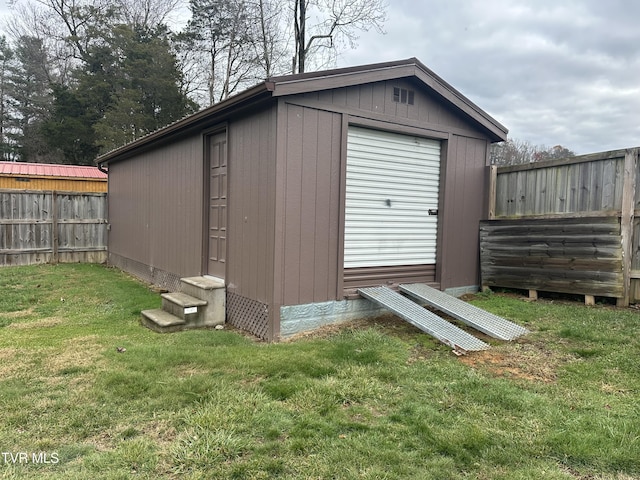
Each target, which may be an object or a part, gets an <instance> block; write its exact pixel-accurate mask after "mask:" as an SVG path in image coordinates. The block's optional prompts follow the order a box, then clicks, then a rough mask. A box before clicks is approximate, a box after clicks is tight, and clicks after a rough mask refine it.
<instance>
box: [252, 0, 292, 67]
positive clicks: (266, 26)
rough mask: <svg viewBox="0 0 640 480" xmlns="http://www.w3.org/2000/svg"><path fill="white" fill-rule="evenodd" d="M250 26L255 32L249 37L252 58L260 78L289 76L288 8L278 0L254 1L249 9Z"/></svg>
mask: <svg viewBox="0 0 640 480" xmlns="http://www.w3.org/2000/svg"><path fill="white" fill-rule="evenodd" d="M251 12H252V13H251V17H252V18H253V21H252V23H253V24H254V25H255V26H256V29H257V30H256V31H255V32H254V33H253V35H252V37H251V38H252V42H253V48H254V50H255V52H256V54H255V59H256V62H257V66H258V68H259V72H260V73H261V74H262V75H260V77H261V78H268V77H271V76H273V75H281V74H284V73H288V71H289V65H290V54H289V52H288V50H289V49H288V44H289V32H288V29H287V25H288V24H289V22H288V19H287V18H286V15H287V13H288V12H287V9H284V8H282V4H281V3H280V2H278V1H277V0H254V1H253V3H252V8H251Z"/></svg>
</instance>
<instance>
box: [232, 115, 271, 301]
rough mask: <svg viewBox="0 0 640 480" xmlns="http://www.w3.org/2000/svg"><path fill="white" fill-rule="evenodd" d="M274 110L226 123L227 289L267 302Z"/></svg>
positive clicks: (268, 296)
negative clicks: (227, 144) (227, 128)
mask: <svg viewBox="0 0 640 480" xmlns="http://www.w3.org/2000/svg"><path fill="white" fill-rule="evenodd" d="M274 131H275V109H267V110H263V111H262V112H259V113H254V114H253V115H251V116H250V117H246V118H244V119H240V120H237V121H234V122H233V123H231V124H230V125H229V132H228V141H229V162H228V165H229V167H228V182H229V184H228V202H229V203H228V207H227V215H228V216H227V222H228V223H227V225H228V241H227V245H228V247H227V248H228V250H227V255H228V257H227V259H228V261H227V279H226V280H227V281H226V283H227V288H228V290H229V291H230V292H232V293H234V294H237V295H241V296H243V297H246V298H250V299H253V300H256V301H259V302H261V303H264V304H271V301H272V298H273V251H274V224H275V220H274V218H275V213H274V212H275V192H274V187H275V133H274Z"/></svg>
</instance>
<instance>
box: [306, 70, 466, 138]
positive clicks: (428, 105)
mask: <svg viewBox="0 0 640 480" xmlns="http://www.w3.org/2000/svg"><path fill="white" fill-rule="evenodd" d="M395 87H398V88H404V89H407V90H413V91H414V92H415V99H414V102H415V103H414V105H408V104H406V103H399V102H395V101H394V100H393V89H394V88H395ZM304 97H305V98H307V99H312V100H317V101H318V102H320V103H325V104H331V105H334V106H338V107H347V108H349V110H351V111H352V113H354V114H356V113H357V111H362V112H373V113H376V114H381V115H385V116H388V117H389V118H390V119H393V118H395V119H406V120H414V121H416V122H421V123H424V122H427V123H429V124H431V125H439V126H441V127H448V128H452V127H453V128H456V129H461V130H465V131H467V132H469V134H470V135H474V136H477V135H478V132H477V130H476V129H475V128H473V127H471V126H470V124H469V123H468V122H467V121H465V119H463V118H461V117H460V116H459V115H457V114H456V113H455V112H454V111H453V110H452V108H451V107H448V106H447V105H446V104H445V103H444V102H443V101H440V100H439V99H438V98H437V97H436V96H435V95H434V96H431V95H429V94H428V93H426V92H425V91H424V87H420V86H418V85H417V84H415V83H414V82H412V81H410V80H407V79H399V80H393V81H391V80H389V81H384V82H376V83H368V84H364V85H356V86H352V87H343V88H337V89H333V90H325V91H321V92H313V93H308V94H305V95H304ZM448 128H446V129H445V130H448ZM443 131H444V130H443Z"/></svg>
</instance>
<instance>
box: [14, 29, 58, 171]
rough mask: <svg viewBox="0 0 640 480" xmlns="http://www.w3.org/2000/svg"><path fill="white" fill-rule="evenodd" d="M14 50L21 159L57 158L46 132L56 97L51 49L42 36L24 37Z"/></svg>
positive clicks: (16, 131) (16, 138)
mask: <svg viewBox="0 0 640 480" xmlns="http://www.w3.org/2000/svg"><path fill="white" fill-rule="evenodd" d="M14 53H15V59H16V62H15V65H14V66H13V67H12V68H11V87H12V92H11V96H12V98H13V109H14V112H15V113H14V115H15V116H14V119H13V122H12V123H13V125H12V126H13V128H12V132H11V136H12V137H13V143H15V145H16V149H17V152H18V155H19V158H20V160H21V161H24V162H52V161H56V160H57V159H56V158H55V157H54V156H52V155H51V152H50V151H49V148H48V146H47V144H46V141H45V138H44V137H43V132H42V125H43V124H44V122H45V121H46V120H47V118H48V116H49V108H50V105H51V101H52V91H51V86H50V85H51V82H50V74H49V71H48V68H47V65H48V62H47V52H46V51H45V49H44V46H43V44H42V41H41V40H40V39H37V38H34V37H21V38H20V39H19V42H18V44H17V46H16V48H15V50H14Z"/></svg>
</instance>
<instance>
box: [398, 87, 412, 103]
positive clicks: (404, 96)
mask: <svg viewBox="0 0 640 480" xmlns="http://www.w3.org/2000/svg"><path fill="white" fill-rule="evenodd" d="M415 96H416V93H415V92H414V91H413V90H407V89H406V88H400V87H393V101H394V102H398V103H407V104H409V105H413V104H414V101H415Z"/></svg>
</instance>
